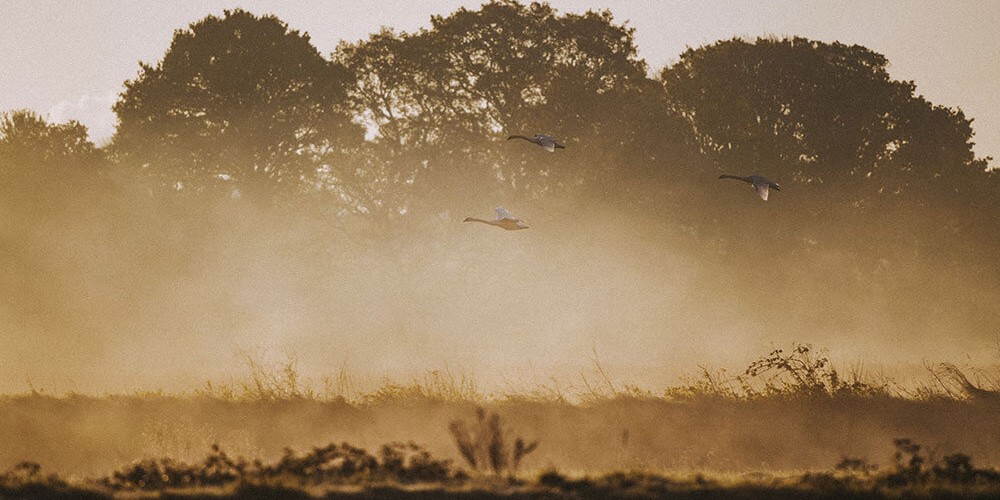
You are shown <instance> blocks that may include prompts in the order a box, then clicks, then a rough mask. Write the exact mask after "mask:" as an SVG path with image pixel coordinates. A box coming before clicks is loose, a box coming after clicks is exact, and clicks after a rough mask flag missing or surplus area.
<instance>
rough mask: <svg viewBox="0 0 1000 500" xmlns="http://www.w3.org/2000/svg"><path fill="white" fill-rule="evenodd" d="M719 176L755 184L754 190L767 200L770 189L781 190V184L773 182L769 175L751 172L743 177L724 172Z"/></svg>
mask: <svg viewBox="0 0 1000 500" xmlns="http://www.w3.org/2000/svg"><path fill="white" fill-rule="evenodd" d="M719 178H720V179H736V180H740V181H743V182H746V183H747V184H750V185H751V186H753V188H754V190H755V191H757V196H760V199H762V200H764V201H767V193H768V192H769V191H770V189H771V188H774V190H775V191H781V186H779V185H778V183H777V182H772V181H771V180H770V179H768V178H767V177H764V176H761V175H757V174H751V175H748V176H746V177H741V176H739V175H729V174H722V175H720V176H719Z"/></svg>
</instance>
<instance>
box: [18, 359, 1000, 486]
mask: <svg viewBox="0 0 1000 500" xmlns="http://www.w3.org/2000/svg"><path fill="white" fill-rule="evenodd" d="M991 373H992V371H989V370H980V371H975V372H974V373H973V374H972V375H973V377H972V379H973V380H974V381H970V379H969V376H968V375H967V372H966V371H963V370H960V369H958V368H956V367H955V366H952V365H937V366H929V367H928V379H927V382H926V383H923V384H916V385H910V386H909V387H908V388H905V389H904V388H902V387H901V386H900V385H899V384H896V383H895V382H893V381H891V380H888V379H885V378H880V379H878V380H872V379H866V378H865V377H862V376H860V375H858V374H853V375H852V374H848V375H846V376H845V375H842V374H841V373H840V372H838V371H837V370H836V369H835V368H834V367H833V366H832V365H831V364H830V363H829V361H828V360H827V359H826V358H824V357H823V356H821V355H820V354H818V353H817V352H816V351H815V350H813V349H812V348H811V347H809V346H801V345H798V346H794V347H793V349H791V350H790V351H788V352H785V351H774V352H772V353H770V354H769V355H767V356H763V357H761V358H760V359H759V360H757V361H755V362H754V363H753V364H751V365H750V366H749V367H748V368H747V369H746V370H745V371H743V372H742V373H741V374H740V375H735V376H731V375H727V374H726V373H725V372H714V373H713V372H709V371H705V372H704V373H703V374H702V375H701V376H700V377H697V378H694V379H693V380H692V381H690V382H689V383H687V384H684V385H680V386H676V387H670V388H667V389H665V390H663V391H662V392H660V393H652V392H649V391H641V390H638V389H636V388H627V387H625V386H622V387H620V388H619V386H617V385H616V384H612V383H611V382H610V381H609V380H605V381H604V382H602V383H595V384H591V385H586V389H585V391H583V392H582V393H580V394H576V395H567V394H560V393H558V392H554V391H550V390H548V391H547V390H539V391H535V392H531V393H524V394H505V395H501V396H486V395H482V394H479V393H478V392H476V391H475V390H474V387H473V386H472V385H471V384H469V383H468V382H467V381H465V380H463V379H462V378H461V377H451V376H450V375H449V374H447V373H444V374H441V373H437V374H435V375H434V376H432V377H429V378H426V379H424V380H422V381H412V382H410V383H408V384H402V385H396V384H386V385H384V386H382V387H379V388H377V389H375V390H373V391H369V392H364V393H357V394H354V395H353V397H351V398H350V399H348V398H345V397H344V396H343V395H342V394H340V395H331V394H327V393H322V392H318V391H314V390H312V389H310V388H309V387H308V385H307V384H304V383H303V382H302V381H301V380H299V379H298V378H297V375H296V373H295V371H294V367H293V366H292V365H291V364H289V365H286V366H284V367H279V368H278V369H274V370H269V369H263V368H261V367H260V366H256V365H253V366H252V370H251V373H250V376H249V377H248V378H247V379H246V380H245V381H243V382H240V383H237V384H230V385H222V386H220V385H218V384H215V385H206V387H205V388H204V389H202V390H200V391H197V392H195V393H191V394H176V395H170V394H160V393H145V394H131V395H104V396H84V395H64V396H49V395H44V394H41V393H37V392H33V393H28V394H20V395H7V396H3V397H0V443H3V445H2V446H0V470H2V471H4V472H3V473H2V475H0V488H2V489H0V497H3V498H6V497H20V496H29V497H34V496H43V497H60V496H67V495H68V496H71V497H75V496H86V495H89V496H93V497H104V496H109V495H119V496H120V495H125V496H137V495H138V496H163V497H173V496H182V497H201V496H208V497H227V496H233V495H235V496H240V497H247V496H256V497H264V498H276V497H283V498H287V497H295V496H303V495H311V496H327V497H341V496H344V497H351V498H395V497H397V496H399V495H402V494H404V493H405V494H406V495H407V496H410V497H414V498H442V497H445V498H448V497H456V498H457V497H462V498H498V497H504V498H607V497H615V496H625V497H629V498H645V497H660V496H664V495H668V494H669V496H671V497H678V498H687V497H691V498H695V497H696V498H715V497H723V496H724V497H727V498H733V497H736V498H743V497H745V498H758V497H761V496H768V497H772V498H844V497H850V498H898V497H927V498H931V497H933V498H950V497H956V498H958V497H961V498H970V497H972V498H975V497H983V498H986V497H995V496H997V495H1000V473H998V471H997V470H996V469H994V468H991V466H995V465H996V464H998V463H1000V432H998V429H1000V397H998V395H1000V392H998V389H1000V388H998V387H997V386H996V383H995V380H996V379H995V378H993V377H991V376H990V374H991ZM599 379H600V377H598V380H599ZM568 396H572V397H568Z"/></svg>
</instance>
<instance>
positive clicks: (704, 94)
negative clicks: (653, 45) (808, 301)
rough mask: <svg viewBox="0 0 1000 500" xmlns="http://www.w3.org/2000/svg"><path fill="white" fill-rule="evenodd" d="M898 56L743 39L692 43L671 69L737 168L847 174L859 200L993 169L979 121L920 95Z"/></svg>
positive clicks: (844, 178) (795, 175)
mask: <svg viewBox="0 0 1000 500" xmlns="http://www.w3.org/2000/svg"><path fill="white" fill-rule="evenodd" d="M887 65H888V61H887V60H886V58H885V57H884V56H882V55H881V54H878V53H875V52H872V51H871V50H869V49H867V48H864V47H860V46H857V45H854V46H848V45H844V44H841V43H823V42H818V41H813V40H806V39H803V38H786V39H770V38H768V39H757V40H756V41H755V42H748V41H745V40H742V39H732V40H726V41H720V42H717V43H715V44H712V45H709V46H706V47H700V48H697V49H689V50H687V51H686V52H685V53H684V54H682V55H681V58H680V61H679V62H677V63H676V64H674V65H673V66H670V67H668V68H666V69H664V70H663V72H662V74H661V78H662V80H663V84H664V86H665V88H666V91H667V94H668V96H669V97H670V100H671V103H672V104H673V106H674V107H675V109H677V110H678V111H679V112H680V113H682V114H683V115H684V116H685V117H686V118H687V119H688V120H689V121H690V123H691V124H692V126H693V128H694V130H695V131H696V133H697V136H698V139H699V142H700V144H701V147H702V150H703V152H704V153H706V154H707V155H708V156H709V157H711V158H713V159H714V160H715V161H716V162H717V163H718V164H720V165H724V166H725V168H726V169H733V168H735V169H737V170H740V171H743V170H745V171H750V170H767V171H770V172H774V173H776V174H781V175H782V176H783V177H786V178H789V179H796V180H799V181H801V182H803V183H817V184H828V185H829V184H842V183H844V182H847V183H848V184H849V185H850V189H851V190H853V191H854V192H855V193H857V194H856V195H855V198H854V200H862V199H864V198H865V197H866V196H867V195H871V194H874V193H885V192H889V193H898V192H900V190H902V189H904V188H905V187H906V186H907V185H911V184H914V181H917V180H920V181H923V180H925V179H926V178H927V177H926V175H925V174H940V173H942V172H945V171H947V172H949V173H950V175H964V174H965V173H967V172H969V171H980V172H981V171H983V170H985V167H986V164H985V162H984V161H982V160H976V159H975V158H974V155H973V153H972V149H971V148H972V141H971V139H972V128H971V126H970V122H971V120H968V119H966V118H965V117H964V115H963V114H962V113H961V111H956V110H952V109H949V108H944V107H941V106H934V105H931V104H930V103H928V102H927V101H925V100H924V99H922V98H920V97H918V96H916V95H915V94H914V92H915V86H914V84H913V83H912V82H901V81H896V80H893V79H891V78H890V77H889V74H888V72H887V71H886V67H887ZM930 176H931V177H935V175H930ZM852 179H853V180H852ZM862 185H864V189H861V188H862ZM831 187H832V186H827V188H831ZM837 194H838V195H840V194H842V193H837Z"/></svg>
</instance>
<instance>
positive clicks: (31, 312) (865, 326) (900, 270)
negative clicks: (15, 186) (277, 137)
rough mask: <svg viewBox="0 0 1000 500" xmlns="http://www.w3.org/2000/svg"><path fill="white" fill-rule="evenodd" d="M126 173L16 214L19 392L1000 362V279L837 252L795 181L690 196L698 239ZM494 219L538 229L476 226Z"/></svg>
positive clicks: (6, 206)
mask: <svg viewBox="0 0 1000 500" xmlns="http://www.w3.org/2000/svg"><path fill="white" fill-rule="evenodd" d="M127 179H128V177H123V178H122V179H120V180H118V181H117V182H113V183H110V184H109V185H104V184H100V185H99V186H100V187H93V186H91V184H85V185H84V186H82V187H81V186H73V185H65V186H59V187H52V186H48V187H46V189H45V192H46V193H47V194H45V195H44V196H43V195H42V194H34V195H24V196H22V197H21V198H13V199H9V198H8V199H6V200H0V220H2V221H3V222H2V224H0V231H2V234H3V237H2V241H3V242H2V244H0V245H2V246H0V248H3V251H4V254H5V255H4V258H3V262H2V263H0V276H2V280H0V287H2V293H3V294H4V295H5V297H7V299H6V300H5V301H3V303H2V304H0V330H2V332H3V335H0V392H22V391H26V390H29V389H38V390H44V391H49V392H51V393H63V392H67V391H72V392H82V393H102V392H123V391H125V392H128V391H137V390H140V391H145V390H158V389H162V390H166V391H189V390H192V389H195V388H198V387H201V386H202V385H203V384H204V383H205V382H206V381H225V380H230V379H233V378H238V377H240V376H242V374H243V373H245V362H246V358H247V356H250V357H252V358H253V359H256V360H257V361H258V362H262V363H275V362H278V361H281V360H286V359H295V360H296V363H297V368H298V370H300V372H301V374H302V375H303V376H305V377H307V378H309V379H311V380H316V381H318V380H321V379H323V378H324V377H331V376H336V374H337V373H338V372H341V371H347V372H349V373H351V374H352V376H354V377H356V378H357V379H359V380H371V381H373V383H378V382H379V381H384V380H399V381H405V380H407V379H411V378H415V377H421V376H423V375H424V374H426V373H427V372H429V371H433V370H442V369H447V370H449V371H451V372H454V373H463V374H465V375H467V376H469V377H470V378H471V379H473V380H475V382H476V384H477V385H478V387H479V389H480V390H483V391H487V392H489V391H500V392H504V391H513V392H516V391H519V390H530V389H532V388H535V387H538V386H539V385H546V384H551V383H558V384H561V385H563V386H572V385H579V384H581V383H582V381H581V374H582V373H584V372H587V371H588V370H592V369H593V367H594V365H595V363H600V366H601V367H602V368H603V369H604V370H605V371H606V373H608V374H609V375H610V376H611V377H612V378H613V379H614V380H615V381H618V382H622V383H629V384H634V385H637V386H639V387H644V388H650V389H659V388H662V387H664V386H666V385H668V384H671V383H674V382H676V381H677V380H678V379H679V378H680V377H682V376H684V375H689V374H692V373H694V372H697V370H698V367H699V366H705V367H708V368H717V367H727V366H729V367H731V366H745V365H746V364H747V363H748V362H749V361H750V360H752V359H754V358H756V357H757V356H759V355H760V354H761V353H763V352H767V351H769V350H770V349H771V348H772V347H774V346H786V345H788V344H789V343H791V342H804V343H813V344H815V345H818V346H823V347H826V348H828V349H829V354H830V356H831V357H832V358H833V359H835V360H838V361H839V362H841V363H842V364H847V365H850V364H855V365H858V366H863V367H864V369H866V370H868V371H882V372H886V373H907V374H909V373H912V369H913V367H915V366H917V367H919V365H920V364H921V363H922V362H923V361H932V362H936V361H954V362H961V363H966V362H967V363H970V364H980V365H981V364H984V363H995V362H996V360H997V352H996V350H995V349H991V345H993V344H992V343H991V342H994V341H995V335H996V332H997V331H1000V330H998V329H1000V311H998V310H997V308H996V307H994V306H993V304H996V301H997V300H998V299H1000V293H998V289H997V286H996V283H991V282H988V281H989V279H988V278H987V277H984V276H979V275H977V274H976V272H975V269H976V268H975V267H973V268H972V269H973V270H971V271H968V272H963V271H962V270H961V267H948V268H942V267H940V266H938V265H936V262H937V261H938V260H939V256H938V255H915V254H914V252H910V253H907V252H906V251H905V250H895V249H893V248H889V247H887V246H884V245H882V243H879V242H878V241H874V240H873V241H872V255H878V256H881V257H879V260H878V261H877V262H876V264H875V265H867V264H866V265H863V266H862V265H858V264H857V259H858V257H857V255H856V254H855V253H852V252H851V251H849V250H846V249H844V248H842V247H839V246H837V244H836V242H837V241H838V238H840V237H841V236H840V235H842V234H844V232H850V231H852V229H854V228H852V227H850V226H848V225H847V223H845V222H835V221H831V224H830V227H828V228H816V227H806V228H804V227H801V222H797V221H799V220H801V219H796V218H794V217H791V216H789V215H788V214H789V213H795V211H797V210H800V208H799V207H797V205H798V204H800V203H802V202H803V200H804V198H805V197H806V196H808V190H807V189H806V188H805V187H801V188H799V187H797V186H796V185H795V184H794V183H792V184H789V185H786V186H785V189H784V190H783V191H782V192H780V193H772V194H773V195H774V196H772V197H771V199H770V200H769V201H768V202H766V203H764V202H762V201H761V200H760V199H758V198H756V197H755V196H753V193H752V191H750V190H747V189H746V188H745V186H742V185H736V184H728V183H724V182H717V181H716V180H715V179H713V178H707V179H705V180H704V184H703V185H701V186H697V185H696V186H694V189H690V190H688V191H684V192H682V194H681V195H678V196H682V197H683V198H682V199H680V200H678V203H680V204H681V205H683V206H684V207H685V208H684V214H685V216H687V217H688V220H691V219H692V218H697V217H703V220H701V221H700V222H699V224H700V225H701V228H692V227H691V226H687V225H685V224H684V223H683V220H682V221H680V222H679V221H678V220H677V218H676V217H675V214H670V213H664V212H662V211H657V210H646V209H641V208H640V209H636V208H635V205H634V204H630V203H624V202H623V203H615V202H607V201H601V200H598V199H596V198H594V199H591V198H588V197H576V198H572V199H570V201H566V199H560V200H559V203H555V202H553V201H552V200H541V199H535V200H530V199H529V200H521V199H518V200H514V201H513V202H511V203H507V202H506V201H504V200H481V199H475V198H474V197H473V196H471V195H469V196H465V197H463V196H450V197H442V198H440V199H436V200H433V202H429V201H427V200H425V202H424V203H425V204H424V206H425V207H428V206H432V207H433V209H425V210H423V211H421V212H419V214H423V215H419V214H407V215H406V216H403V215H397V216H395V217H391V218H387V219H385V220H383V221H381V222H378V223H376V222H373V221H372V219H374V217H370V218H366V217H367V216H365V215H347V216H338V217H333V216H331V215H330V212H329V211H328V207H326V206H324V205H323V204H322V203H319V202H315V201H311V202H308V203H296V204H286V205H281V204H275V205H267V204H255V203H251V202H248V201H246V200H244V199H240V198H239V197H235V196H217V197H212V196H204V197H198V196H187V197H186V196H183V195H179V196H171V195H167V196H163V195H155V196H154V195H150V193H149V191H148V190H147V189H145V188H144V186H143V185H141V183H138V182H135V181H130V180H127ZM95 185H97V184H95ZM699 188H700V189H702V191H700V192H699V191H698V190H697V189H699ZM650 191H651V192H652V191H653V190H652V188H651V189H650ZM653 194H655V195H656V196H667V195H666V194H662V193H653ZM26 200H28V201H31V202H30V203H29V202H28V201H26ZM496 204H503V205H504V206H505V207H506V208H508V209H509V210H511V211H512V212H513V213H514V214H515V215H517V216H519V217H521V218H523V219H525V220H526V222H527V223H528V225H529V226H530V229H528V230H524V231H514V232H507V231H503V230H501V229H499V228H495V227H489V226H485V225H481V224H463V223H462V220H463V219H464V218H465V217H467V216H477V217H482V218H491V217H492V208H493V206H494V205H496ZM699 214H704V215H699ZM923 215H924V213H923V212H922V210H918V209H914V210H913V211H912V212H910V213H908V214H906V218H907V219H910V218H912V219H913V220H918V219H920V218H921V217H923ZM721 218H725V219H728V220H725V221H720V220H719V219H721ZM858 220H861V219H858ZM899 220H900V219H899V218H898V217H897V218H896V219H893V221H894V222H895V223H898V222H899ZM880 223H881V222H879V221H870V220H869V221H866V222H864V224H865V226H863V227H858V228H857V232H856V233H855V235H856V237H859V238H863V237H864V235H865V234H868V233H869V232H871V231H873V228H877V227H878V225H879V224H880ZM713 225H717V226H719V227H726V228H732V227H744V228H746V229H745V230H744V232H742V233H741V234H739V235H738V238H734V239H733V241H732V242H729V243H720V244H715V243H713V240H712V238H711V237H706V236H705V235H704V234H699V233H698V231H704V228H705V227H709V228H710V227H712V226H713ZM810 238H814V239H815V241H811V242H807V243H806V244H801V243H795V244H794V247H795V248H796V250H794V251H790V250H789V249H788V247H787V245H788V244H789V241H796V240H797V241H799V242H801V241H802V240H806V239H810ZM880 245H882V246H880ZM801 248H805V249H806V250H805V251H802V250H799V249H801Z"/></svg>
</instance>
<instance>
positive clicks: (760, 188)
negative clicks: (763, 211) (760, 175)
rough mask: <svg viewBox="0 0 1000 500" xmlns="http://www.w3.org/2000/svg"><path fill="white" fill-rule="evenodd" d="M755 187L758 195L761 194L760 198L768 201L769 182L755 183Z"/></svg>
mask: <svg viewBox="0 0 1000 500" xmlns="http://www.w3.org/2000/svg"><path fill="white" fill-rule="evenodd" d="M753 188H754V189H756V190H757V196H760V199H762V200H764V201H767V192H768V191H769V189H768V188H767V184H754V185H753Z"/></svg>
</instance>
